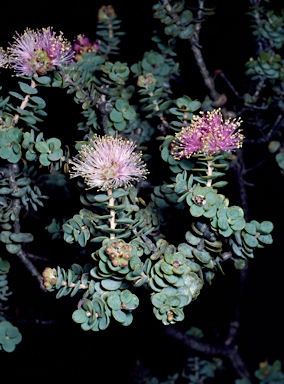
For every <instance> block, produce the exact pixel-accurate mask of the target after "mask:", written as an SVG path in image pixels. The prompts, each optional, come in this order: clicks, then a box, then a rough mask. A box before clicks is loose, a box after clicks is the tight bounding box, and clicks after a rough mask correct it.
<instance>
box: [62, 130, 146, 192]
mask: <svg viewBox="0 0 284 384" xmlns="http://www.w3.org/2000/svg"><path fill="white" fill-rule="evenodd" d="M135 148H136V145H135V143H134V142H131V141H129V140H124V139H122V138H114V137H112V136H102V137H100V136H97V135H95V136H94V137H93V138H92V139H90V142H89V143H88V144H84V145H83V146H82V148H81V150H80V151H79V158H77V157H74V158H73V159H72V160H69V162H70V163H71V164H72V167H71V170H70V177H71V178H73V177H77V176H82V177H83V178H84V181H85V183H86V184H87V186H88V188H98V189H99V190H108V189H113V188H114V189H116V188H119V187H127V186H129V185H130V184H132V182H133V181H140V180H142V179H145V177H146V174H147V173H148V171H147V170H146V168H145V167H146V164H145V163H144V162H143V160H142V154H141V153H138V152H134V150H135Z"/></svg>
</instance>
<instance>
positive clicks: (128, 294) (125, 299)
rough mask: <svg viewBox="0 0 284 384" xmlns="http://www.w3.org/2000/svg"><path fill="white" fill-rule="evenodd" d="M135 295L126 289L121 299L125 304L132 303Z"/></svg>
mask: <svg viewBox="0 0 284 384" xmlns="http://www.w3.org/2000/svg"><path fill="white" fill-rule="evenodd" d="M132 297H135V296H133V294H132V293H131V292H130V291H129V290H128V289H125V290H124V291H122V292H121V295H120V299H121V301H122V302H123V303H124V304H127V303H130V301H131V300H132Z"/></svg>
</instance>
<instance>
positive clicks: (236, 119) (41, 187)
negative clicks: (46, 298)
mask: <svg viewBox="0 0 284 384" xmlns="http://www.w3.org/2000/svg"><path fill="white" fill-rule="evenodd" d="M250 3H251V4H250V5H251V7H250V12H249V15H250V16H251V23H252V27H253V36H254V37H255V39H256V41H257V43H258V49H257V51H256V54H255V57H252V58H251V59H250V60H248V62H247V64H246V72H245V75H246V76H247V79H248V80H249V82H250V86H249V87H248V89H247V90H246V91H245V93H244V95H243V96H240V97H239V99H240V100H239V101H238V104H236V105H235V106H234V107H232V106H231V104H230V102H228V103H227V99H226V98H225V99H224V97H222V95H220V94H218V92H217V91H216V87H215V84H214V82H213V80H212V77H210V76H209V74H208V71H207V69H206V65H205V62H204V61H203V57H202V54H201V47H200V45H199V34H200V31H201V29H202V26H203V23H206V20H207V18H208V17H214V9H213V8H210V7H208V8H206V7H205V6H204V2H203V1H199V2H198V7H197V8H195V7H192V8H191V7H190V6H188V5H187V4H186V2H184V1H169V0H163V1H159V2H157V3H156V4H154V5H153V17H154V18H155V19H157V20H158V21H159V22H160V25H161V27H162V28H161V30H162V31H163V33H164V35H163V37H160V36H158V34H156V35H154V36H153V39H152V42H151V44H152V47H151V48H150V49H148V50H147V51H145V52H144V53H143V54H142V57H141V60H139V61H138V62H136V63H127V62H124V61H120V60H116V57H117V55H119V44H120V42H121V39H122V38H124V37H125V35H124V33H123V31H121V21H120V20H119V18H118V16H117V15H116V13H115V10H114V8H113V7H112V6H111V5H109V6H103V7H102V8H101V9H100V10H99V12H98V21H97V29H96V35H97V39H96V40H95V41H94V42H91V41H90V40H89V38H88V37H87V36H85V35H83V34H81V35H78V36H77V38H76V39H75V40H74V42H73V45H71V43H69V42H67V41H66V40H65V39H64V38H63V35H62V34H61V33H60V35H59V36H56V33H55V32H54V31H53V30H52V29H51V28H50V29H49V28H47V29H42V30H37V31H33V30H29V29H27V30H26V31H25V33H24V34H23V35H19V34H18V35H16V36H15V37H14V44H12V45H10V46H9V48H7V50H6V51H5V50H1V56H0V58H1V60H0V62H1V66H2V68H1V71H2V73H3V74H5V76H6V73H7V72H8V73H10V72H12V74H14V73H15V72H16V74H17V89H16V91H14V90H13V91H9V92H8V94H7V95H3V96H1V99H0V158H1V162H0V203H1V204H0V227H1V228H0V230H1V232H0V242H1V250H2V254H1V258H0V316H1V317H0V349H3V350H4V351H6V352H12V351H13V350H14V349H15V346H16V345H17V344H18V343H19V342H20V341H21V334H20V333H19V330H18V328H17V327H15V326H13V325H12V323H10V321H8V320H7V318H6V315H5V313H6V312H7V311H8V308H6V307H4V306H2V302H3V303H4V302H6V301H7V299H8V296H9V294H10V292H9V291H8V280H7V273H8V271H9V269H10V259H11V265H12V264H13V262H12V260H13V257H14V256H17V257H18V258H19V259H20V260H21V261H22V262H23V263H24V264H25V266H26V267H27V269H28V271H29V272H30V273H31V275H33V276H35V277H36V278H37V280H38V283H39V286H40V288H41V289H42V290H44V291H48V292H53V293H55V297H56V298H57V299H62V298H63V297H64V296H70V297H75V296H76V297H78V302H77V307H76V308H75V309H74V311H73V314H72V319H73V321H74V322H75V323H78V324H79V326H80V327H81V328H82V330H84V331H95V332H99V331H103V330H104V331H105V330H106V329H107V328H108V327H109V326H111V323H112V322H113V321H116V322H118V323H119V324H120V325H122V326H129V325H130V324H131V323H132V322H133V320H134V317H135V310H136V309H137V308H138V306H141V305H143V303H142V302H141V300H140V296H139V294H140V292H141V290H143V289H145V290H146V292H147V293H148V295H149V299H150V302H151V305H152V310H153V314H154V316H155V317H156V319H157V320H158V321H160V322H162V324H164V325H165V326H173V325H175V326H176V325H177V323H178V322H183V321H185V319H186V318H187V306H188V305H189V304H190V303H191V302H192V301H194V300H196V299H197V298H199V296H200V295H201V292H202V289H203V287H204V286H206V285H211V284H213V282H214V277H215V275H216V274H217V273H220V272H221V273H225V272H226V268H227V265H230V266H233V267H234V268H235V269H237V270H240V271H246V269H247V268H248V265H249V263H250V262H251V261H252V260H251V259H254V258H255V257H256V255H257V254H258V253H259V251H261V249H262V248H266V247H268V248H267V249H269V245H270V244H272V243H273V237H272V233H273V229H274V225H273V223H272V222H271V221H269V220H262V221H257V220H255V219H249V218H248V212H247V211H246V202H245V197H244V196H243V195H242V198H241V201H242V206H238V205H236V203H235V202H234V201H232V202H230V200H229V198H230V199H231V197H230V190H229V189H228V180H229V178H228V175H229V174H230V172H231V171H232V170H238V169H240V164H241V163H242V161H243V158H242V155H243V150H246V148H247V146H250V145H252V144H254V145H258V143H263V142H264V143H265V144H266V151H267V153H272V154H273V155H274V156H275V162H276V163H277V164H278V166H279V168H280V171H279V177H281V173H283V169H284V166H283V164H284V162H283V155H284V150H283V148H284V147H283V132H282V131H281V129H282V128H283V121H284V119H283V112H284V108H283V105H284V104H283V79H284V77H283V59H282V57H281V52H280V49H281V48H282V45H283V41H284V31H283V17H284V16H283V13H282V14H281V15H276V14H275V13H274V12H273V10H269V11H268V12H266V10H265V9H264V8H263V7H262V6H260V4H258V3H260V2H254V1H251V2H250ZM180 39H181V40H186V41H188V42H189V43H190V46H191V48H192V51H193V54H194V57H195V60H196V63H197V65H198V66H199V69H200V72H201V75H202V77H203V80H204V82H205V84H206V86H207V88H208V94H207V95H205V96H204V99H203V100H197V99H192V98H191V97H190V95H180V94H177V92H176V91H174V90H173V88H174V85H175V84H177V83H178V81H179V79H180V65H179V62H178V61H177V60H176V59H177V54H176V50H177V46H178V43H179V41H180ZM219 75H220V76H223V74H222V72H220V73H219ZM12 76H13V75H12ZM13 86H14V85H13ZM45 90H49V91H51V92H52V93H53V92H60V94H61V95H62V94H63V93H66V94H67V95H69V96H68V97H71V98H72V100H73V101H74V103H75V104H76V105H79V107H80V113H79V115H80V117H81V120H80V121H79V122H78V123H77V126H74V127H73V128H74V130H73V131H72V133H69V132H68V131H67V129H68V128H67V129H66V130H64V129H65V127H63V128H62V131H63V132H60V135H58V136H59V137H54V135H49V133H48V131H47V130H45V129H44V128H43V129H42V130H41V124H42V123H44V120H45V118H46V116H47V112H46V111H45V109H46V102H45V100H44V94H45ZM66 97H67V96H66ZM74 125H75V124H74ZM55 131H57V127H56V129H55ZM252 131H253V132H256V136H255V137H253V136H252V134H251V132H252ZM64 141H65V142H64ZM157 154H158V155H157ZM156 162H157V164H162V166H161V168H162V169H159V170H158V172H161V173H160V177H159V179H158V180H157V181H156V180H155V178H154V177H153V176H152V175H151V172H155V171H156V172H157V170H155V164H156ZM73 178H77V179H76V181H74V180H73ZM242 178H243V174H241V173H239V174H238V180H239V181H240V180H241V179H242ZM71 179H72V180H71ZM240 182H241V181H240ZM54 189H56V190H58V189H62V190H63V193H64V194H65V195H66V196H70V195H72V194H73V195H74V196H75V197H76V198H77V204H78V205H77V206H78V207H79V208H78V211H77V212H71V210H70V211H69V212H68V214H69V216H68V215H64V216H61V217H60V215H59V214H57V213H56V209H55V207H53V209H54V216H53V217H52V219H51V222H49V223H45V225H44V228H45V230H46V231H47V232H48V233H49V235H50V240H52V241H53V242H58V244H62V243H66V244H67V245H68V246H69V247H70V248H67V249H71V248H72V247H73V248H72V249H75V251H74V252H75V253H76V257H75V260H73V263H72V262H71V263H70V264H69V266H67V267H66V266H64V267H61V266H56V267H55V266H51V267H50V266H49V262H48V263H47V265H45V268H42V270H41V271H38V270H37V269H36V267H35V266H34V264H33V263H32V261H31V258H30V253H31V252H30V250H33V252H37V253H39V254H40V253H41V249H40V247H39V249H36V250H34V248H33V244H36V242H35V236H36V235H34V234H33V233H32V232H33V230H32V229H33V228H32V227H33V226H32V225H26V224H25V220H26V219H27V218H28V222H32V221H33V219H34V218H35V215H36V213H37V212H40V215H41V214H42V212H43V211H44V209H45V204H46V202H47V201H48V199H49V193H51V192H52V190H54ZM227 195H229V197H228V196H227ZM72 214H73V216H72ZM171 215H181V217H182V220H181V221H180V223H177V225H176V224H175V223H173V220H172V219H171V217H172V216H171ZM176 234H178V235H177V236H176ZM71 252H73V251H71V250H70V253H71ZM86 255H87V256H88V259H87V260H86V262H85V263H84V262H83V263H82V262H81V260H85V259H86ZM2 257H3V259H2ZM8 260H9V262H8ZM58 260H60V259H59V258H58ZM64 265H66V260H64ZM251 268H253V264H252V266H251ZM11 270H12V268H11ZM200 300H202V298H200ZM169 328H170V329H171V327H169ZM187 337H189V338H192V339H194V340H195V342H196V340H198V341H200V340H201V337H198V335H196V334H192V333H190V332H188V333H187ZM198 345H199V346H200V345H201V344H198ZM232 345H233V344H231V347H232ZM191 347H192V345H191ZM192 348H193V349H196V351H198V352H204V350H202V347H196V344H194V347H192ZM228 348H229V347H228ZM228 348H227V349H226V348H224V350H223V352H222V353H223V355H224V356H226V357H228V356H229V352H228V351H229V349H228ZM232 348H233V347H232ZM230 351H231V350H230ZM232 356H233V355H232V354H230V358H231V359H233V357H232ZM235 357H237V358H238V359H239V358H240V356H239V355H235ZM221 365H222V363H221V360H219V359H217V358H215V357H214V358H212V359H206V358H203V357H202V356H201V357H200V356H196V355H195V356H190V357H188V360H187V364H186V368H185V369H184V371H183V374H182V376H183V378H184V379H186V380H188V381H187V382H190V383H203V382H206V380H207V379H208V378H212V377H215V374H216V371H218V370H219V369H220V366H221ZM148 374H149V375H150V373H148ZM237 374H239V375H240V376H241V378H240V379H239V380H237V381H236V382H238V383H239V384H240V383H246V382H250V381H249V380H250V378H249V376H248V375H246V373H244V372H241V371H238V372H237ZM281 375H282V376H281ZM255 376H256V378H257V379H258V380H259V381H260V382H261V383H273V382H280V381H279V380H281V379H283V374H282V373H281V366H279V363H274V364H273V366H269V365H268V363H261V364H260V368H259V370H257V371H256V372H255ZM177 377H178V375H174V376H169V377H168V378H167V380H166V381H164V383H174V382H175V380H176V379H177ZM137 380H138V379H137ZM246 380H247V381H246ZM277 380H278V381H277ZM137 382H141V381H139V380H138V381H137ZM147 382H149V383H150V382H151V383H156V382H158V379H156V378H152V379H151V378H150V376H149V380H148V381H147Z"/></svg>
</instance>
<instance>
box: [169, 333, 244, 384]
mask: <svg viewBox="0 0 284 384" xmlns="http://www.w3.org/2000/svg"><path fill="white" fill-rule="evenodd" d="M165 333H166V334H167V335H168V336H170V337H172V338H174V339H175V340H178V341H179V342H181V343H182V344H183V345H185V346H187V347H189V348H190V349H193V350H194V351H197V352H201V353H204V354H206V355H211V356H222V357H226V358H228V359H229V360H230V362H231V364H232V366H233V368H234V369H235V371H236V372H237V373H238V375H239V376H240V377H241V378H247V380H249V383H251V376H250V373H249V372H248V370H247V368H246V366H245V363H244V361H243V360H242V358H241V356H240V354H239V352H238V348H237V346H236V345H232V344H230V345H217V344H210V343H204V342H202V341H200V340H197V339H195V338H192V337H190V336H189V335H187V334H186V333H184V332H182V331H180V330H178V329H176V328H175V327H172V326H167V327H165Z"/></svg>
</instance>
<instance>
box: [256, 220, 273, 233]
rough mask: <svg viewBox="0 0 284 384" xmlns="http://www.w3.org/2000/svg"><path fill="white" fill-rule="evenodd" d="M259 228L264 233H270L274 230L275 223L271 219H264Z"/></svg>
mask: <svg viewBox="0 0 284 384" xmlns="http://www.w3.org/2000/svg"><path fill="white" fill-rule="evenodd" d="M258 230H259V232H262V233H264V234H268V233H270V232H272V231H273V224H272V223H271V221H263V222H262V223H261V224H260V226H259V228H258Z"/></svg>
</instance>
